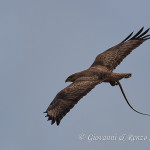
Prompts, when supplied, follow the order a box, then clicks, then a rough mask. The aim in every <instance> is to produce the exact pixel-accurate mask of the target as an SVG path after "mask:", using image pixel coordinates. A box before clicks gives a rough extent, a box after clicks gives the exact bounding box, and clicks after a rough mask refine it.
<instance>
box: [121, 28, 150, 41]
mask: <svg viewBox="0 0 150 150" xmlns="http://www.w3.org/2000/svg"><path fill="white" fill-rule="evenodd" d="M143 30H144V26H143V27H142V28H141V29H140V30H139V31H138V32H137V33H136V34H135V35H134V36H133V37H131V36H132V34H133V32H132V33H131V34H129V35H128V36H127V37H126V38H125V39H124V40H123V41H122V42H121V43H123V42H126V41H127V40H128V41H129V40H138V39H142V40H147V39H150V35H146V33H148V32H149V30H150V28H148V29H147V30H145V31H144V32H143ZM130 37H131V38H130Z"/></svg>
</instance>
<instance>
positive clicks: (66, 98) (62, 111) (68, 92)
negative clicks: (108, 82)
mask: <svg viewBox="0 0 150 150" xmlns="http://www.w3.org/2000/svg"><path fill="white" fill-rule="evenodd" d="M101 82H102V80H99V79H98V77H97V76H95V77H80V78H78V79H77V80H76V81H75V82H73V83H72V84H70V85H69V86H67V87H66V88H64V89H63V90H62V91H60V92H59V93H58V94H57V95H56V97H55V98H54V100H53V101H52V102H51V104H50V105H49V107H48V108H47V110H46V112H45V113H47V115H46V117H48V120H52V122H51V124H53V123H55V121H56V123H57V125H59V123H60V121H61V119H62V118H63V117H64V116H65V115H66V114H67V113H68V112H69V111H70V109H71V108H73V107H74V105H75V104H76V103H77V102H78V101H79V100H80V99H81V98H82V97H83V96H85V95H86V94H87V93H89V92H90V91H91V90H92V89H93V88H94V87H95V86H96V85H97V84H99V83H101Z"/></svg>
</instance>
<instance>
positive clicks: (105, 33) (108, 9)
mask: <svg viewBox="0 0 150 150" xmlns="http://www.w3.org/2000/svg"><path fill="white" fill-rule="evenodd" d="M149 8H150V1H149V0H141V1H140V0H126V1H123V0H113V1H111V0H109V1H108V0H99V1H98V0H91V1H90V0H74V1H73V0H63V1H62V0H24V1H23V0H1V1H0V120H1V121H0V149H1V150H27V149H28V150H43V149H51V150H58V149H62V150H64V149H72V150H77V149H86V150H89V149H95V150H99V149H104V148H105V149H122V150H126V149H127V148H130V149H136V150H140V149H142V148H149V146H150V141H134V142H132V141H131V140H128V139H127V140H126V141H120V140H119V139H118V138H119V137H120V136H122V135H123V134H125V135H126V138H128V137H129V136H130V135H134V136H147V137H148V138H150V117H148V116H143V115H140V114H137V113H135V112H134V111H132V110H131V109H130V108H129V106H128V105H127V104H126V102H125V100H124V98H123V96H122V94H121V91H120V89H119V87H118V86H116V87H112V86H110V85H109V84H107V83H103V84H101V85H98V86H97V87H96V88H95V89H94V90H92V92H90V93H89V94H88V95H87V96H86V97H84V98H82V100H81V101H80V102H79V103H78V104H77V105H76V106H75V107H74V108H73V109H72V110H71V111H70V112H69V113H68V114H67V115H66V116H65V117H64V118H63V120H62V121H61V123H60V126H56V125H55V124H54V125H53V126H51V125H50V122H47V118H45V117H44V116H45V115H44V114H43V112H44V111H45V110H46V108H47V107H48V105H49V104H50V102H51V101H52V100H53V98H54V97H55V95H56V94H57V93H58V92H59V91H60V90H61V89H63V88H64V87H66V86H67V85H69V83H65V79H66V78H67V77H68V76H69V75H71V74H72V73H75V72H78V71H81V70H84V69H86V68H88V67H89V66H90V65H91V64H92V62H93V61H94V59H95V57H96V56H97V54H99V53H101V52H103V51H104V50H106V49H108V48H110V47H112V46H114V45H116V44H118V43H119V42H121V41H122V40H123V39H124V38H125V37H126V36H127V35H128V34H129V33H131V32H132V31H135V33H136V32H137V31H138V30H139V29H140V28H141V27H142V26H145V29H147V28H148V27H150V9H149ZM149 56H150V41H147V42H145V43H144V44H142V45H141V46H140V47H139V48H137V49H136V50H135V51H134V52H133V53H132V54H131V55H129V56H128V57H127V58H126V59H125V60H124V61H123V63H121V65H120V66H119V67H118V68H117V69H116V70H115V71H116V72H124V73H132V78H130V79H124V80H122V81H121V83H122V85H123V87H124V90H125V92H126V95H127V97H128V99H129V101H130V103H131V104H132V105H133V106H134V107H135V108H136V109H137V110H139V111H141V112H144V113H150V92H149V84H150V78H149V77H150V71H149V66H150V59H149V58H150V57H149ZM80 134H84V135H85V139H84V140H82V141H81V140H80V139H79V135H80ZM89 135H96V136H109V135H110V136H111V135H115V136H117V140H116V141H93V142H89V141H88V136H89Z"/></svg>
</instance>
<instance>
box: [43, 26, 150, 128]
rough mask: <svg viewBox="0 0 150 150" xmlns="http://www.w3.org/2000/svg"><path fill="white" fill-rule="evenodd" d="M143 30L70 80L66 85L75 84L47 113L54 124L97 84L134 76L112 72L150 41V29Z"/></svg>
mask: <svg viewBox="0 0 150 150" xmlns="http://www.w3.org/2000/svg"><path fill="white" fill-rule="evenodd" d="M143 29H144V28H142V29H141V30H140V31H139V32H138V33H137V34H135V35H134V36H133V37H131V36H132V34H133V32H132V33H131V34H130V35H129V36H128V37H127V38H125V40H123V41H122V42H121V43H119V44H118V45H116V46H114V47H112V48H110V49H108V50H106V51H104V52H103V53H101V54H99V55H98V56H97V57H96V59H95V61H94V63H93V64H92V65H91V67H90V68H88V69H87V70H84V71H81V72H77V73H75V74H73V75H71V76H69V77H68V78H67V79H66V82H68V81H70V82H73V83H72V84H70V85H69V86H67V87H66V88H64V89H63V90H61V91H60V92H59V93H58V94H57V95H56V97H55V98H54V100H53V101H52V102H51V104H50V105H49V107H48V108H47V110H46V111H45V113H47V115H46V117H48V120H51V124H53V123H55V122H56V124H57V125H59V123H60V121H61V119H62V118H63V117H64V116H65V115H66V114H67V113H68V112H69V111H70V109H71V108H73V107H74V105H75V104H77V102H78V101H79V100H80V99H81V98H82V97H83V96H85V95H86V94H87V93H89V92H90V91H91V90H92V89H93V88H94V87H95V86H96V85H97V84H100V83H102V82H109V83H110V84H111V85H112V86H114V85H118V81H119V80H121V79H122V78H129V77H131V74H130V73H128V74H126V73H114V72H112V71H113V70H114V69H115V68H116V67H117V66H118V65H119V64H120V63H121V62H122V60H123V59H124V58H125V57H126V56H127V55H129V54H130V53H131V52H132V50H134V49H135V48H137V47H138V46H139V45H141V44H142V43H143V42H144V41H146V40H147V39H150V35H146V33H147V32H148V31H149V29H147V30H146V31H145V32H143V33H142V31H143ZM130 37H131V38H130Z"/></svg>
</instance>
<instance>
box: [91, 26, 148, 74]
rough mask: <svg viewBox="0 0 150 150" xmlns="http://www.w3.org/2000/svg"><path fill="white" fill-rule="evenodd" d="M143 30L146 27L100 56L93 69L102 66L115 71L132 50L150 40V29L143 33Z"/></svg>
mask: <svg viewBox="0 0 150 150" xmlns="http://www.w3.org/2000/svg"><path fill="white" fill-rule="evenodd" d="M143 29H144V27H143V28H141V30H140V31H139V32H138V33H136V34H135V35H134V36H133V37H131V36H132V34H133V32H132V33H131V34H130V35H129V36H128V37H127V38H125V39H124V40H123V41H122V42H121V43H119V44H118V45H116V46H114V47H112V48H109V49H108V50H106V51H104V52H103V53H101V54H99V55H98V56H97V57H96V59H95V61H94V63H93V64H92V66H91V67H93V66H98V65H100V66H104V67H106V68H107V69H109V70H111V71H113V70H114V69H115V68H116V67H117V66H118V65H119V64H120V63H121V62H122V60H123V59H124V58H125V57H126V56H127V55H129V54H130V53H131V52H132V50H134V49H135V48H137V47H138V46H140V45H141V44H142V43H143V42H144V41H146V40H148V39H150V34H149V35H146V33H147V32H148V31H149V29H147V30H146V31H145V32H142V31H143ZM130 37H131V38H130Z"/></svg>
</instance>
